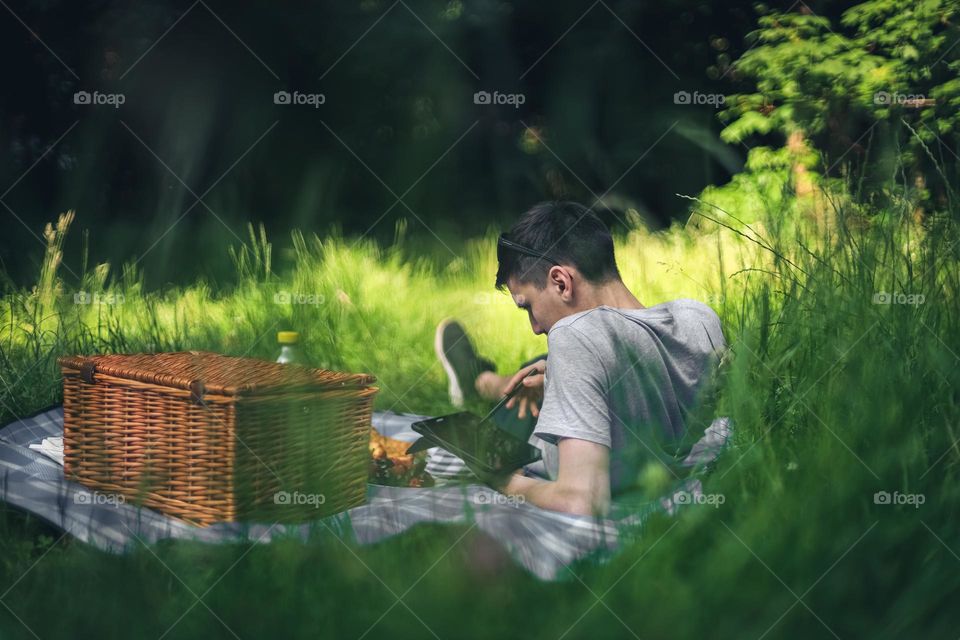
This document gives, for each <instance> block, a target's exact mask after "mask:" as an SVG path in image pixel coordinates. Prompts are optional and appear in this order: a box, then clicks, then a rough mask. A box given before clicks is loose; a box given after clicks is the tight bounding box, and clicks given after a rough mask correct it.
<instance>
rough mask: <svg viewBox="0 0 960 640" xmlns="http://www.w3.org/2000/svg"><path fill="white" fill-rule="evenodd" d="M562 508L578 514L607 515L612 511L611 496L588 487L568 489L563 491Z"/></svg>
mask: <svg viewBox="0 0 960 640" xmlns="http://www.w3.org/2000/svg"><path fill="white" fill-rule="evenodd" d="M561 502H562V504H561V505H560V509H561V510H562V511H565V512H566V513H570V514H573V515H577V516H606V515H607V513H608V512H609V511H610V496H609V495H606V494H604V493H602V492H595V491H590V490H587V489H574V488H571V489H568V490H566V491H564V492H563V495H562V500H561Z"/></svg>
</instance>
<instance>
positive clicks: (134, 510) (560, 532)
mask: <svg viewBox="0 0 960 640" xmlns="http://www.w3.org/2000/svg"><path fill="white" fill-rule="evenodd" d="M421 419H423V416H415V415H409V414H396V413H383V412H380V413H375V414H374V418H373V424H374V427H375V428H376V429H377V430H378V431H380V432H381V433H382V434H384V435H388V436H391V437H394V438H397V439H402V440H414V439H416V437H418V436H417V434H415V433H414V432H412V431H411V430H410V425H411V424H412V423H413V422H416V421H417V420H421ZM724 420H725V419H718V421H715V423H714V424H713V425H711V429H708V430H707V433H706V434H705V436H704V439H703V440H701V443H705V445H704V447H701V454H703V452H704V451H706V452H707V453H706V456H707V458H709V459H712V458H714V457H715V456H716V455H717V454H718V453H719V449H720V447H722V445H723V444H724V442H725V441H726V439H727V436H728V435H729V428H728V424H727V423H726V422H723V421H724ZM711 430H712V431H711ZM62 435H63V408H62V407H60V406H55V407H51V408H48V409H46V410H44V411H41V412H39V413H37V414H35V415H33V416H30V417H27V418H21V419H18V420H17V421H15V422H13V423H12V424H10V425H8V426H6V427H4V428H3V429H0V477H2V483H3V484H2V494H0V498H2V499H3V500H5V501H6V502H8V503H10V504H12V505H15V506H17V507H19V508H21V509H24V510H26V511H28V512H30V513H32V514H34V515H36V516H38V517H40V518H42V519H44V520H46V521H48V522H50V523H52V524H53V525H55V526H57V527H59V528H60V529H62V530H63V531H65V532H66V533H68V534H70V535H72V536H74V537H76V538H78V539H80V540H82V541H84V542H87V543H89V544H92V545H94V546H96V547H98V548H100V549H103V550H105V551H111V552H117V553H121V552H123V551H125V550H127V549H130V548H133V547H135V546H136V545H140V544H150V543H154V542H156V541H158V540H162V539H168V538H175V539H184V540H198V541H207V542H223V541H242V540H249V541H254V542H269V541H270V540H271V539H275V538H279V537H290V536H293V537H296V538H299V539H303V540H306V539H308V538H309V537H310V535H311V532H315V531H318V530H322V531H327V532H330V533H333V534H334V535H336V536H337V537H339V538H340V539H341V540H343V541H344V542H345V543H353V544H360V545H363V544H371V543H375V542H379V541H381V540H384V539H386V538H388V537H390V536H394V535H397V534H399V533H402V532H404V531H406V530H408V529H410V528H411V527H413V526H415V525H417V524H420V523H426V522H434V523H438V522H439V523H449V524H459V525H468V526H470V527H471V528H476V529H478V530H480V531H482V532H483V533H485V534H486V535H488V536H489V537H490V538H492V539H493V540H494V541H496V542H497V543H499V544H500V545H501V546H502V547H503V549H504V550H505V551H506V552H507V553H508V554H509V555H510V556H511V557H512V558H513V560H514V561H515V562H517V563H518V564H519V565H520V566H522V567H524V568H525V569H527V570H528V571H530V572H531V573H532V574H534V575H535V576H538V577H539V578H542V579H545V580H554V579H558V578H563V577H565V575H566V574H565V571H564V568H565V567H567V566H568V565H569V564H570V563H572V562H574V561H576V560H579V559H581V558H584V557H586V556H588V555H593V556H595V557H597V558H599V559H602V558H605V557H609V554H610V553H611V552H613V551H615V550H616V549H617V548H618V547H619V545H620V544H622V541H623V539H624V538H625V537H626V536H629V535H631V534H636V535H639V534H640V533H641V532H642V524H643V522H644V520H645V519H646V517H647V515H649V513H651V512H654V511H664V510H665V511H667V512H668V513H673V512H674V509H675V506H676V505H679V504H689V503H690V502H691V500H690V499H689V496H690V495H693V494H697V493H698V492H700V486H699V480H696V479H695V478H691V479H688V480H686V481H685V482H684V484H683V485H682V486H678V487H676V488H675V489H674V491H673V492H671V494H670V495H668V496H664V497H663V498H661V499H659V500H654V501H649V502H647V503H646V504H643V505H632V506H630V508H629V509H626V510H624V509H622V508H621V509H619V510H618V509H617V506H616V505H615V508H614V510H613V513H614V514H615V515H613V516H612V517H611V518H609V519H597V518H590V517H583V516H573V515H568V514H563V513H557V512H553V511H547V510H544V509H540V508H538V507H535V506H533V505H531V504H526V503H522V502H517V501H515V500H508V499H506V497H505V496H502V495H501V494H498V493H497V492H495V491H492V490H491V489H489V488H487V487H485V486H482V485H478V484H463V483H462V482H458V483H447V484H440V485H439V486H436V487H430V488H422V489H413V488H401V487H385V486H379V485H369V486H368V492H367V503H366V504H364V505H361V506H358V507H355V508H353V509H350V510H348V511H345V512H343V513H340V514H336V515H333V516H328V517H326V518H322V519H320V520H317V521H316V522H313V523H309V524H300V525H284V524H269V523H265V524H249V523H244V524H240V523H219V524H215V525H212V526H208V527H197V526H194V525H191V524H188V523H185V522H182V521H180V520H177V519H176V518H172V517H169V516H166V515H164V514H162V513H159V512H157V511H154V510H152V509H149V508H146V507H138V506H136V505H133V504H127V503H125V502H123V501H122V500H117V499H116V498H115V497H114V496H110V495H104V494H98V493H95V492H91V491H90V490H88V489H86V488H85V487H83V486H82V485H80V484H77V483H75V482H70V481H67V480H66V479H65V478H64V474H63V467H62V466H60V465H59V464H57V463H56V462H54V461H53V460H51V459H50V458H49V457H46V456H44V455H43V454H42V453H40V452H39V451H35V450H33V449H30V448H29V445H31V444H38V443H41V442H42V441H43V439H44V438H54V437H60V436H62ZM430 455H431V457H434V456H437V457H436V458H434V459H433V466H434V468H435V469H436V468H438V467H440V466H443V467H444V468H445V469H446V471H447V476H448V477H458V476H461V475H462V473H461V472H462V469H463V466H462V461H459V463H458V462H457V460H458V459H456V458H455V456H452V454H449V453H447V452H445V451H443V450H442V449H435V450H431V452H430ZM692 455H693V453H691V456H692ZM701 458H702V456H701ZM694 462H702V459H698V460H695V461H694ZM684 495H685V496H686V498H682V497H681V496H684ZM694 502H695V501H694ZM621 506H622V505H621Z"/></svg>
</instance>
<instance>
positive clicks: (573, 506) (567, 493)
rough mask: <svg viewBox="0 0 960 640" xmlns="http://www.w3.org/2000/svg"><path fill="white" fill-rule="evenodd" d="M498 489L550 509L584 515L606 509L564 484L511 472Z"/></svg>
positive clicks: (584, 493)
mask: <svg viewBox="0 0 960 640" xmlns="http://www.w3.org/2000/svg"><path fill="white" fill-rule="evenodd" d="M499 490H500V492H501V493H504V494H505V495H508V496H509V495H513V496H523V497H524V498H525V499H526V500H528V501H529V502H530V503H531V504H533V505H536V506H538V507H540V508H541V509H550V510H551V511H563V512H566V513H572V514H575V515H585V516H590V515H594V514H595V512H596V511H600V512H601V513H602V512H604V511H606V506H605V505H599V504H594V503H593V501H592V499H591V496H590V495H588V494H587V493H586V492H584V491H581V490H578V489H574V488H571V487H567V486H564V485H563V484H560V483H559V482H557V481H550V480H540V479H538V478H529V477H526V476H523V475H520V474H513V475H511V476H510V477H509V479H508V480H507V481H506V483H505V484H503V485H502V486H501V487H500V488H499Z"/></svg>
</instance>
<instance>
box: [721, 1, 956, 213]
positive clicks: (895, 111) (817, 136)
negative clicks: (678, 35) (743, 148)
mask: <svg viewBox="0 0 960 640" xmlns="http://www.w3.org/2000/svg"><path fill="white" fill-rule="evenodd" d="M795 6H796V7H797V9H796V12H780V11H773V12H770V13H768V14H766V15H764V16H762V17H761V18H760V20H759V29H757V30H756V31H755V32H754V33H752V34H751V38H752V43H753V45H752V46H751V48H749V49H748V50H747V51H746V52H745V53H744V54H743V55H742V56H741V57H740V59H739V60H737V61H736V62H734V63H733V72H734V73H733V77H735V78H738V79H740V80H743V81H746V82H748V83H749V84H750V85H751V86H752V88H753V90H752V91H751V92H747V93H741V94H737V95H733V96H730V97H729V98H728V100H727V105H728V108H727V109H725V110H724V111H723V112H721V118H722V119H723V120H724V122H726V123H727V124H726V127H725V129H724V130H723V132H722V134H721V136H722V138H723V139H724V140H725V141H727V142H741V141H744V140H747V139H748V138H750V137H751V136H768V135H770V134H778V135H779V136H782V137H783V138H787V137H789V136H790V135H791V134H799V135H800V136H801V137H803V138H809V139H810V140H812V141H813V143H814V146H815V147H816V148H817V149H819V150H820V151H821V152H822V154H823V158H822V160H821V161H820V162H819V163H812V164H807V167H808V168H811V169H813V168H818V169H819V170H820V171H821V172H828V171H829V170H830V169H832V168H834V167H836V166H838V165H839V166H843V167H845V168H847V169H848V171H849V172H850V175H852V176H856V175H857V174H858V173H859V172H865V173H866V175H867V177H868V179H869V178H874V179H879V178H881V177H882V181H884V182H886V181H887V180H888V179H889V177H890V176H891V175H896V174H897V172H898V171H900V172H903V173H905V174H906V175H907V176H908V179H909V181H911V182H912V181H914V180H915V179H917V178H919V179H920V180H921V182H930V183H931V187H932V190H933V191H934V192H936V193H935V194H934V195H943V194H946V193H947V192H948V191H949V189H950V185H949V180H950V179H953V180H955V176H956V171H957V162H956V160H957V158H956V155H955V153H953V152H950V149H951V148H955V147H956V143H957V141H958V139H960V138H958V137H957V134H958V131H957V128H958V125H960V120H958V115H957V114H958V111H957V106H958V105H960V80H958V79H957V71H958V68H960V66H958V65H960V59H958V56H960V49H957V48H954V46H953V45H954V44H956V42H957V41H958V39H960V28H958V24H957V20H958V17H960V2H958V1H957V0H920V1H917V2H909V3H903V2H899V1H897V0H870V1H868V2H861V3H859V4H856V5H855V6H853V7H851V8H849V9H847V10H846V11H845V12H844V13H843V15H842V17H841V19H840V21H839V23H840V24H838V25H837V24H831V23H830V21H829V20H828V19H826V18H824V17H821V16H818V15H815V14H813V13H812V12H811V11H810V9H809V8H808V7H807V5H805V4H803V3H799V6H797V5H795ZM945 151H947V152H949V153H944V152H945ZM935 163H939V164H940V165H941V166H943V167H944V170H943V172H940V171H938V170H937V169H936V168H935V167H934V164H935ZM948 176H951V177H952V178H948Z"/></svg>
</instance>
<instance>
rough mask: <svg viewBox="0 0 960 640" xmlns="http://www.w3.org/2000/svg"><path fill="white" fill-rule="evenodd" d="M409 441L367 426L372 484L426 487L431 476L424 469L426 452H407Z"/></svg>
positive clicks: (369, 473) (430, 483) (431, 483)
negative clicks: (397, 438) (394, 437)
mask: <svg viewBox="0 0 960 640" xmlns="http://www.w3.org/2000/svg"><path fill="white" fill-rule="evenodd" d="M409 446H410V443H409V442H403V441H402V440H394V439H393V438H389V437H387V436H384V435H381V434H380V433H379V432H377V430H376V429H373V428H371V429H370V469H369V472H368V477H369V480H370V482H373V483H375V484H386V485H391V486H398V487H429V486H431V485H433V478H431V477H430V474H428V473H427V472H426V466H427V457H426V452H423V453H421V454H412V455H411V454H408V453H407V448H408V447H409Z"/></svg>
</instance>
